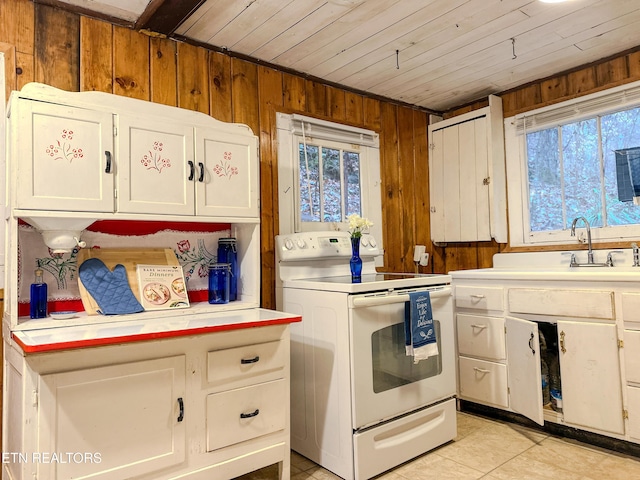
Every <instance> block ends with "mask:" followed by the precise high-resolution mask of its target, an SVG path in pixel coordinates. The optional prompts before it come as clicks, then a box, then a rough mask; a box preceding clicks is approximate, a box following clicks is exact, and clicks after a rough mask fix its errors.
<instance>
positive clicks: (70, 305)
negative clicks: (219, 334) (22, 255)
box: [18, 290, 209, 317]
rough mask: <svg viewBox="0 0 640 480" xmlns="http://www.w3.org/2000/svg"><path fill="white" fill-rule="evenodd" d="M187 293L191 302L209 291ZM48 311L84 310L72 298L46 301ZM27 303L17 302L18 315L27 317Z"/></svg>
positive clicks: (203, 298)
mask: <svg viewBox="0 0 640 480" xmlns="http://www.w3.org/2000/svg"><path fill="white" fill-rule="evenodd" d="M187 294H188V295H189V301H190V302H191V303H198V302H208V301H209V292H208V290H190V291H188V292H187ZM47 308H48V311H49V313H51V312H68V311H70V310H72V311H74V312H84V311H85V309H84V305H83V303H82V300H81V299H79V298H78V299H73V300H50V301H49V302H48V303H47ZM30 313H31V312H30V308H29V304H28V303H26V302H23V303H18V316H19V317H28V316H29V314H30Z"/></svg>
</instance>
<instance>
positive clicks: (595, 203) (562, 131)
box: [505, 83, 640, 246]
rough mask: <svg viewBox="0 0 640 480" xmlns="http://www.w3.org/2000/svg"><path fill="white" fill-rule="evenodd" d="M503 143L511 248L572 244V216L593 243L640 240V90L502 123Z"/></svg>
mask: <svg viewBox="0 0 640 480" xmlns="http://www.w3.org/2000/svg"><path fill="white" fill-rule="evenodd" d="M505 140H506V153H507V177H508V182H509V187H510V188H509V224H510V234H511V245H512V246H517V245H532V244H533V245H535V244H540V245H543V244H559V243H573V242H575V238H571V237H570V226H571V223H572V221H573V219H574V218H576V217H585V218H586V219H587V220H588V221H589V223H590V224H591V227H592V236H593V239H594V241H615V240H622V239H634V238H637V237H640V206H639V205H636V204H635V202H637V201H638V200H640V199H639V198H637V197H636V199H635V201H634V190H633V184H632V178H631V176H630V171H632V169H633V165H637V164H638V163H634V162H640V160H638V159H640V149H638V147H640V83H639V84H631V85H628V86H625V87H624V88H622V87H618V88H617V89H612V90H608V91H605V92H603V93H599V94H594V95H589V96H586V97H582V98H579V99H576V100H573V101H571V102H565V103H563V104H559V105H554V106H552V107H547V108H544V109H540V110H536V111H532V112H527V113H526V114H522V115H518V116H516V117H511V118H508V119H506V120H505ZM630 166H631V169H630ZM579 226H582V223H580V224H579Z"/></svg>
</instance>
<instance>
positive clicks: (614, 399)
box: [558, 322, 624, 434]
mask: <svg viewBox="0 0 640 480" xmlns="http://www.w3.org/2000/svg"><path fill="white" fill-rule="evenodd" d="M558 337H559V340H560V375H561V377H562V406H563V412H564V419H565V421H566V422H567V423H571V424H574V425H578V426H585V427H590V428H594V429H598V430H603V431H606V432H613V433H619V434H622V433H624V421H623V418H622V385H621V379H620V360H619V353H618V337H617V333H616V326H615V324H613V323H611V324H605V323H584V322H558Z"/></svg>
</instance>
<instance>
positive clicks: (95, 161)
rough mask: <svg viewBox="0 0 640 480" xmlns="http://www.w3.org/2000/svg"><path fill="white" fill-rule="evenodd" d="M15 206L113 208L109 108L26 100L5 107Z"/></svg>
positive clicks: (46, 208) (82, 208) (103, 209)
mask: <svg viewBox="0 0 640 480" xmlns="http://www.w3.org/2000/svg"><path fill="white" fill-rule="evenodd" d="M9 131H10V132H11V136H10V142H9V155H10V156H14V155H15V158H19V159H20V161H19V162H12V163H11V165H12V168H13V173H12V174H13V175H15V177H14V178H15V179H16V189H15V194H16V198H15V201H14V202H13V203H14V205H20V207H21V208H25V209H35V210H39V209H41V210H61V211H66V210H71V211H83V212H113V204H114V186H115V183H114V179H115V175H114V171H115V164H114V158H113V151H114V150H113V148H114V137H113V119H112V115H111V113H110V112H107V111H96V110H88V109H84V108H79V107H74V106H69V105H58V104H53V103H45V102H37V101H31V100H23V101H19V100H14V101H13V102H12V103H11V107H10V121H9Z"/></svg>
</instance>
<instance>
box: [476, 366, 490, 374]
mask: <svg viewBox="0 0 640 480" xmlns="http://www.w3.org/2000/svg"><path fill="white" fill-rule="evenodd" d="M473 369H474V370H475V371H476V372H478V373H482V374H483V375H484V374H485V373H491V371H490V370H485V369H484V368H478V367H473Z"/></svg>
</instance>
